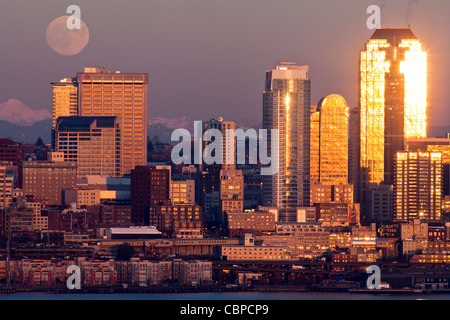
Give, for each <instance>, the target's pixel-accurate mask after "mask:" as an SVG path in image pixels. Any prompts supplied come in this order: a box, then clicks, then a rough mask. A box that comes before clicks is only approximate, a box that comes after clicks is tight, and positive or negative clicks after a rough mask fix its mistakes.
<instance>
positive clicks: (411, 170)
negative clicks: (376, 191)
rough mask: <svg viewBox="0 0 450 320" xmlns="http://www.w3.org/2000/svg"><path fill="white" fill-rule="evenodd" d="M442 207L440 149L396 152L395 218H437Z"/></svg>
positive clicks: (427, 219)
mask: <svg viewBox="0 0 450 320" xmlns="http://www.w3.org/2000/svg"><path fill="white" fill-rule="evenodd" d="M441 207H442V155H441V153H436V152H397V154H396V158H395V175H394V214H395V219H396V220H398V221H412V220H414V219H421V220H426V221H439V220H441V209H442V208H441Z"/></svg>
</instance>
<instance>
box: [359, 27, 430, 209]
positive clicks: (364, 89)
mask: <svg viewBox="0 0 450 320" xmlns="http://www.w3.org/2000/svg"><path fill="white" fill-rule="evenodd" d="M359 78H360V90H359V107H360V110H359V111H360V130H359V131H360V132H359V134H360V141H359V145H360V148H359V151H360V153H359V155H358V158H359V161H360V172H359V176H358V182H359V183H358V191H357V197H356V198H357V201H358V202H360V203H361V205H362V206H361V211H362V212H364V211H365V210H366V209H367V208H368V207H370V204H369V202H370V198H371V194H370V192H371V191H370V189H371V188H377V185H380V184H393V172H394V159H395V155H396V153H397V152H398V151H402V150H403V149H404V140H405V139H406V138H423V137H426V135H427V116H426V113H427V54H426V53H425V52H424V51H423V50H422V44H421V43H420V42H419V40H418V39H417V38H416V36H415V35H414V34H413V32H412V31H411V29H409V28H383V29H378V30H376V31H375V32H374V34H373V35H372V37H371V38H370V39H369V41H368V42H367V43H366V46H365V49H364V50H363V51H362V52H361V54H360V77H359Z"/></svg>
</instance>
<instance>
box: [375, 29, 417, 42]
mask: <svg viewBox="0 0 450 320" xmlns="http://www.w3.org/2000/svg"><path fill="white" fill-rule="evenodd" d="M370 39H371V40H373V39H386V40H387V41H388V42H389V43H390V44H391V45H392V46H398V44H399V43H400V42H401V40H404V39H413V40H416V39H417V38H416V36H415V35H414V33H413V32H412V31H411V29H410V28H381V29H377V30H376V31H375V32H374V33H373V35H372V37H371V38H370Z"/></svg>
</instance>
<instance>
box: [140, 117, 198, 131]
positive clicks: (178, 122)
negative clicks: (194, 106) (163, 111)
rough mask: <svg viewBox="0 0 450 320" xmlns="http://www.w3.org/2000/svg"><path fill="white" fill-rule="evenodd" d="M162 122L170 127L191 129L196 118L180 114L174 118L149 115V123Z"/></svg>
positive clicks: (150, 124)
mask: <svg viewBox="0 0 450 320" xmlns="http://www.w3.org/2000/svg"><path fill="white" fill-rule="evenodd" d="M157 124H161V125H163V126H165V127H166V128H168V129H181V128H183V129H188V130H190V129H191V128H192V127H193V126H194V120H192V118H191V117H190V116H180V117H173V118H165V117H152V116H150V117H149V120H148V125H149V126H152V125H157Z"/></svg>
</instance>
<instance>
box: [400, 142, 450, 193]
mask: <svg viewBox="0 0 450 320" xmlns="http://www.w3.org/2000/svg"><path fill="white" fill-rule="evenodd" d="M405 148H406V151H414V152H417V151H422V152H440V153H441V155H442V183H443V187H442V193H443V195H444V196H448V195H450V139H449V138H411V139H406V141H405Z"/></svg>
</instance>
